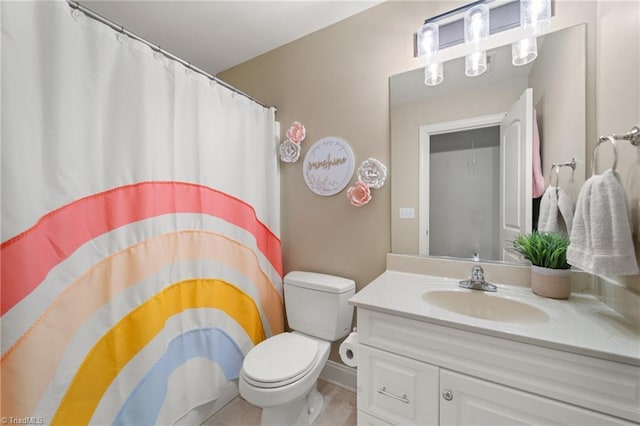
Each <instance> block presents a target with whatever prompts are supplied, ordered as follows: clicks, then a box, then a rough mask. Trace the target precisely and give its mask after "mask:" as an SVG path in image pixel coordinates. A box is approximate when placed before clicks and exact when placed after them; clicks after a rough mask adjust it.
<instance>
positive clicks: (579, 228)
mask: <svg viewBox="0 0 640 426" xmlns="http://www.w3.org/2000/svg"><path fill="white" fill-rule="evenodd" d="M570 240H571V243H570V244H569V248H568V249H567V262H568V263H569V264H571V265H573V266H577V267H579V268H581V269H583V270H585V271H587V272H591V273H595V274H600V275H608V276H615V275H634V274H637V273H638V264H637V262H636V255H635V251H634V248H633V240H632V237H631V225H630V223H629V214H628V213H627V201H626V195H625V192H624V188H623V187H622V184H621V183H620V177H619V176H618V174H617V173H616V172H615V171H613V170H607V171H606V172H604V173H603V174H602V175H594V176H592V177H590V178H589V179H588V180H587V181H586V182H585V184H584V185H583V187H582V190H581V191H580V195H579V196H578V203H577V207H576V215H575V217H574V220H573V229H572V231H571V237H570Z"/></svg>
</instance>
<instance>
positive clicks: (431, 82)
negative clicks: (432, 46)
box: [424, 62, 444, 86]
mask: <svg viewBox="0 0 640 426" xmlns="http://www.w3.org/2000/svg"><path fill="white" fill-rule="evenodd" d="M442 70H443V66H442V62H435V63H432V64H427V65H426V66H425V67H424V84H426V85H427V86H437V85H438V84H440V83H442V81H443V80H444V76H443V73H442Z"/></svg>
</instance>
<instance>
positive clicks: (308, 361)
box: [241, 333, 318, 388]
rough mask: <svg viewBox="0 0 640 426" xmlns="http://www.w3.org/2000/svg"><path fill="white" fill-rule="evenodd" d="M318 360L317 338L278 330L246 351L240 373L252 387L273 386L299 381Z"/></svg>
mask: <svg viewBox="0 0 640 426" xmlns="http://www.w3.org/2000/svg"><path fill="white" fill-rule="evenodd" d="M317 359H318V342H317V341H316V340H314V339H311V338H308V337H305V336H302V335H300V334H297V333H281V334H278V335H276V336H273V337H270V338H268V339H267V340H265V341H263V342H261V343H259V344H258V345H257V346H255V347H254V348H253V349H252V350H251V351H249V353H248V354H247V356H246V357H245V359H244V362H243V364H242V371H241V374H242V377H243V379H244V380H246V381H247V382H248V383H250V384H251V385H253V386H256V387H260V388H276V387H280V386H285V385H288V384H290V383H293V382H295V381H298V380H300V379H301V378H302V377H304V376H305V375H306V374H307V373H309V371H310V370H311V369H312V368H313V366H314V365H315V364H316V361H317Z"/></svg>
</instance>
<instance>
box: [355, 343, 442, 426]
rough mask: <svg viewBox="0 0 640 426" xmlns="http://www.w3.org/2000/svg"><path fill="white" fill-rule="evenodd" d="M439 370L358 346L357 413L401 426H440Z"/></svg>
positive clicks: (421, 363) (428, 365) (384, 352)
mask: <svg viewBox="0 0 640 426" xmlns="http://www.w3.org/2000/svg"><path fill="white" fill-rule="evenodd" d="M438 374H439V373H438V367H435V366H433V365H430V364H426V363H423V362H419V361H415V360H412V359H407V358H404V357H400V356H398V355H394V354H392V353H389V352H386V351H381V350H378V349H373V348H370V347H368V346H364V345H358V409H360V410H363V411H365V412H368V413H370V414H372V415H374V416H376V417H379V418H380V419H382V420H385V421H387V422H390V423H393V424H399V425H429V424H433V425H435V424H438V388H439V381H438Z"/></svg>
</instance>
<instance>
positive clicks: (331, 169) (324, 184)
mask: <svg viewBox="0 0 640 426" xmlns="http://www.w3.org/2000/svg"><path fill="white" fill-rule="evenodd" d="M353 169H354V162H353V151H351V147H350V146H349V144H348V143H346V142H345V141H343V140H342V139H340V138H335V137H332V136H330V137H326V138H322V139H320V140H319V141H317V142H316V143H314V144H313V145H312V146H311V148H309V151H307V155H306V156H305V157H304V164H303V165H302V174H303V175H304V181H305V183H306V184H307V186H308V187H309V189H310V190H312V191H313V192H315V193H316V194H318V195H324V196H329V195H334V194H337V193H338V192H340V191H342V190H343V189H344V188H345V187H346V186H347V185H348V184H349V182H350V181H351V177H352V176H353Z"/></svg>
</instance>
